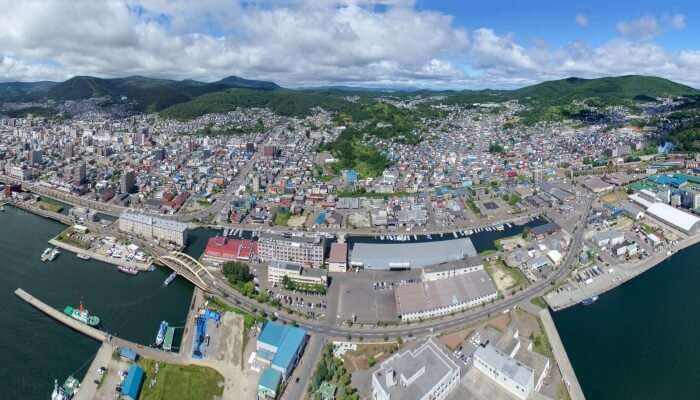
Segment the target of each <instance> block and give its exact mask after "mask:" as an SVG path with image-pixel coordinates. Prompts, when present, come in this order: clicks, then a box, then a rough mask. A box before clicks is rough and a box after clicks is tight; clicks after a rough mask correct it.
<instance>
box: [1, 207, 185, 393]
mask: <svg viewBox="0 0 700 400" xmlns="http://www.w3.org/2000/svg"><path fill="white" fill-rule="evenodd" d="M63 229H64V226H63V225H61V224H59V223H57V222H54V221H51V220H48V219H44V218H41V217H38V216H36V215H33V214H30V213H27V212H25V211H22V210H18V209H15V208H12V207H5V211H4V212H0V254H2V256H0V274H1V275H0V276H1V278H0V304H2V307H0V327H2V329H0V360H2V363H0V387H1V388H2V389H1V390H2V395H1V396H0V397H1V398H5V399H23V400H24V399H26V400H33V399H37V400H45V399H47V398H49V396H50V394H51V390H52V389H53V380H54V379H58V380H59V382H63V380H64V379H65V378H66V377H67V376H68V375H70V374H75V375H76V377H78V378H82V377H83V376H84V374H85V369H86V368H87V367H88V366H89V363H90V362H91V361H92V358H93V357H94V355H95V353H96V351H97V348H98V343H97V342H96V341H94V340H91V339H88V338H86V337H85V336H83V335H81V334H79V333H76V332H74V331H73V330H71V329H69V328H66V327H65V326H63V325H61V324H59V323H57V322H56V321H54V320H53V319H51V318H49V317H47V316H46V315H45V314H43V313H41V312H39V311H37V310H35V309H34V308H32V307H31V306H29V305H28V304H26V303H25V302H23V301H21V300H20V299H19V298H17V297H16V296H15V295H14V293H13V292H14V290H15V289H16V288H18V287H21V288H23V289H25V290H26V291H27V292H29V293H30V294H32V295H34V296H36V297H37V298H39V299H41V300H43V301H44V302H46V303H48V304H50V305H52V306H53V307H55V308H57V309H60V310H62V309H63V308H64V307H65V306H66V305H73V306H78V304H79V303H80V300H81V299H82V300H83V303H84V305H85V306H86V308H88V309H89V310H90V312H91V313H95V314H96V315H98V316H99V317H100V318H101V319H102V321H103V329H104V330H106V331H109V332H111V333H114V334H115V335H119V336H121V337H123V338H125V339H128V340H132V341H135V342H138V343H143V344H150V343H152V342H153V341H154V338H155V334H156V331H157V329H158V325H159V323H160V321H161V320H166V321H168V322H170V324H171V325H176V326H183V325H184V323H185V319H186V317H187V310H188V306H189V302H190V300H191V297H192V290H193V289H192V285H191V284H190V283H189V282H187V281H186V280H184V279H182V278H178V279H176V280H175V281H174V282H173V283H172V284H171V285H170V286H168V287H167V288H161V284H162V282H163V280H164V279H165V278H166V277H167V276H168V274H169V271H165V270H163V269H158V270H156V271H154V272H150V273H141V274H139V275H138V276H136V277H133V276H130V275H126V274H123V273H120V272H118V271H117V269H116V268H115V267H113V266H111V265H107V264H103V263H100V262H98V261H93V260H90V261H84V260H80V259H78V258H77V257H76V256H75V255H73V254H71V253H67V252H63V253H62V254H61V255H60V256H59V257H58V258H57V259H56V260H55V261H53V262H46V263H43V262H41V260H40V255H41V253H42V251H43V250H44V249H45V248H46V247H47V246H48V244H47V241H48V240H49V239H50V238H51V237H53V236H55V235H56V234H58V233H59V232H60V231H61V230H63Z"/></svg>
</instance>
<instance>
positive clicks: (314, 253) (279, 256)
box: [258, 233, 324, 267]
mask: <svg viewBox="0 0 700 400" xmlns="http://www.w3.org/2000/svg"><path fill="white" fill-rule="evenodd" d="M323 250H324V242H323V240H321V237H320V236H313V237H308V236H291V235H281V234H275V233H263V234H261V235H260V239H259V240H258V253H259V255H260V259H261V260H262V261H272V260H279V261H291V262H296V263H300V264H304V265H310V266H312V267H320V266H321V265H323V260H324V251H323Z"/></svg>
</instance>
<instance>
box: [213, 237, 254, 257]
mask: <svg viewBox="0 0 700 400" xmlns="http://www.w3.org/2000/svg"><path fill="white" fill-rule="evenodd" d="M203 257H204V258H205V259H207V260H209V261H216V262H226V261H252V260H255V259H256V258H257V257H258V243H257V242H256V241H253V240H247V239H229V238H225V237H223V236H216V237H213V238H209V240H208V241H207V247H206V248H205V249H204V255H203Z"/></svg>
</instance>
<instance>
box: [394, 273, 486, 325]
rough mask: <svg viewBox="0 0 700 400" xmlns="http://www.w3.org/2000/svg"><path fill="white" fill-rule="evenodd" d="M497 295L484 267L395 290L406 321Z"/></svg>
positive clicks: (426, 317)
mask: <svg viewBox="0 0 700 400" xmlns="http://www.w3.org/2000/svg"><path fill="white" fill-rule="evenodd" d="M497 297H498V291H497V290H496V286H495V285H494V284H493V281H492V280H491V277H490V276H489V275H488V273H486V271H484V268H483V266H476V268H475V269H474V270H473V271H472V272H467V273H463V274H460V275H456V276H451V277H449V279H438V280H431V281H426V282H418V283H411V284H407V285H403V286H399V287H397V288H396V289H394V299H395V301H396V312H397V314H398V316H399V318H401V319H402V320H403V321H415V320H420V319H428V318H435V317H438V316H441V315H448V314H451V313H454V312H458V311H462V310H464V309H467V308H470V307H475V306H478V305H480V304H482V303H486V302H488V301H491V300H495V299H496V298H497Z"/></svg>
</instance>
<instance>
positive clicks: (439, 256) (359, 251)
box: [350, 238, 477, 269]
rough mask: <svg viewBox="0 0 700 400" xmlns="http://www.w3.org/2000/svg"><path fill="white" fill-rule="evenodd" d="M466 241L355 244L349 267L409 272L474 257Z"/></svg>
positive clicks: (469, 241) (474, 251) (468, 240)
mask: <svg viewBox="0 0 700 400" xmlns="http://www.w3.org/2000/svg"><path fill="white" fill-rule="evenodd" d="M476 254H477V253H476V249H475V248H474V244H473V243H472V241H471V240H470V239H469V238H461V239H454V240H434V241H431V242H419V243H355V245H354V246H353V248H352V251H351V254H350V265H352V266H357V267H363V268H367V269H410V268H422V267H426V266H429V265H436V264H442V263H445V262H449V261H458V260H461V259H463V258H465V257H473V256H475V255H476Z"/></svg>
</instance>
